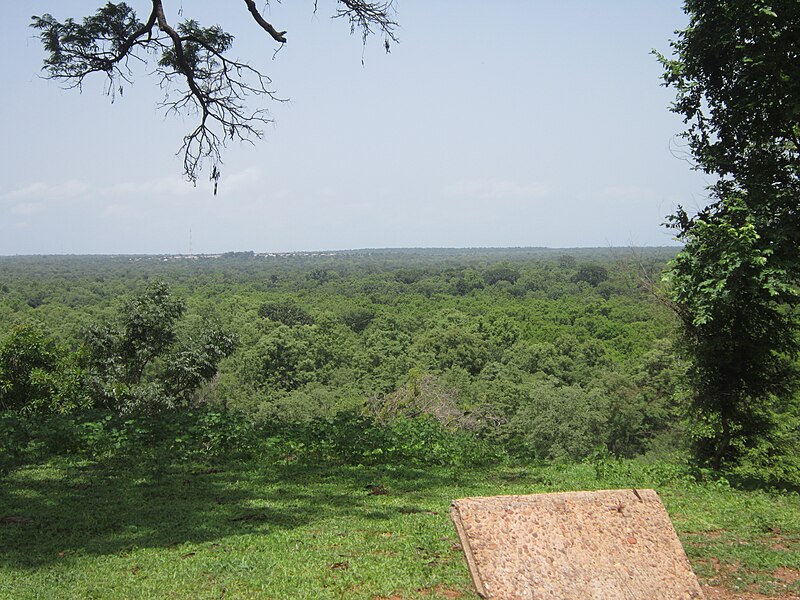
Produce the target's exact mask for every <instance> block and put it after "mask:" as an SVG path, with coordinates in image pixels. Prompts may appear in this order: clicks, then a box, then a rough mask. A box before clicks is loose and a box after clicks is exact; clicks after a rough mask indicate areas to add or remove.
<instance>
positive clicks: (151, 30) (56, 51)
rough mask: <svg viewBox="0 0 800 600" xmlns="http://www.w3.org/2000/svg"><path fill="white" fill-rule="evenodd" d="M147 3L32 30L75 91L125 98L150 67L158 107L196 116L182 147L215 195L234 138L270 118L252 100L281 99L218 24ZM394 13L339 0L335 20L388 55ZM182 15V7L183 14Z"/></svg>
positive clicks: (256, 132) (264, 24) (53, 71)
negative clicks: (143, 13) (140, 10)
mask: <svg viewBox="0 0 800 600" xmlns="http://www.w3.org/2000/svg"><path fill="white" fill-rule="evenodd" d="M146 4H149V5H150V6H149V9H148V12H147V18H146V19H145V20H144V21H142V20H140V18H139V16H138V15H137V13H136V11H135V10H134V9H133V8H132V7H131V6H129V5H128V4H126V3H125V2H118V3H115V2H107V3H106V4H105V5H104V6H101V7H100V8H99V9H97V11H96V12H95V13H94V14H92V15H89V16H87V17H84V18H83V19H82V20H76V19H72V18H68V19H65V20H63V21H59V20H58V19H56V18H55V17H53V16H52V15H50V14H44V15H41V16H34V17H32V22H31V26H32V27H33V28H34V29H36V30H38V31H39V37H40V38H41V41H42V44H43V46H44V50H45V52H46V53H47V57H46V58H45V61H44V67H43V68H44V70H45V72H46V73H47V75H48V77H50V78H52V79H56V80H59V81H62V82H64V84H65V85H66V86H67V87H70V88H81V86H82V85H83V82H84V80H85V79H86V78H87V77H89V76H91V75H93V74H95V73H99V74H103V75H105V76H106V78H107V91H108V93H109V94H110V95H112V96H114V95H116V94H120V95H122V94H123V91H124V86H125V85H126V84H130V83H132V82H133V80H134V79H135V77H136V74H135V72H134V69H133V68H132V67H133V66H135V65H137V64H144V65H147V66H148V67H150V68H151V72H152V74H153V75H154V76H155V77H156V79H157V81H158V84H159V85H160V86H161V88H162V89H163V90H164V91H165V92H166V99H165V100H164V102H163V103H162V104H161V108H162V109H164V110H165V111H166V112H167V113H168V114H170V113H174V114H178V115H186V116H192V117H193V116H197V118H198V122H197V125H196V127H195V129H194V130H192V131H190V132H189V133H188V134H187V135H186V136H185V137H184V138H183V144H182V146H181V148H180V153H181V154H182V155H183V169H184V174H185V175H186V177H187V178H188V179H189V180H190V181H193V182H194V181H196V180H197V177H198V174H199V173H200V171H201V169H202V166H203V163H204V162H209V163H210V166H211V174H210V177H211V180H212V182H213V183H214V190H215V192H216V184H217V181H218V180H219V177H220V164H221V151H222V149H223V148H224V147H225V146H226V145H227V144H228V143H229V142H231V141H244V142H251V143H252V142H253V141H255V140H256V139H260V138H261V137H262V135H263V132H262V129H261V127H262V126H263V125H264V124H266V123H268V122H269V121H270V118H269V114H268V112H267V110H266V109H265V108H264V107H263V106H258V107H256V108H250V107H249V106H248V99H250V98H253V97H255V98H262V99H268V100H278V99H279V98H278V96H277V95H276V93H275V91H274V90H273V88H272V80H271V79H270V78H269V77H268V76H267V75H265V74H264V73H263V72H261V71H260V70H259V68H258V67H255V66H252V65H251V64H250V63H249V62H247V61H244V60H241V59H239V58H235V57H233V56H232V48H233V40H234V37H233V35H232V34H231V33H228V32H227V31H225V30H224V29H223V28H222V27H221V26H219V25H213V26H210V27H204V26H202V25H200V23H198V22H197V21H196V20H194V19H188V18H187V19H183V20H181V21H179V22H177V23H175V22H171V19H169V18H168V17H167V14H168V13H167V10H168V6H167V7H166V8H165V4H167V5H169V4H170V2H165V1H164V0H151V1H150V2H147V3H146ZM172 4H175V3H172ZM314 7H315V10H316V2H315V3H314ZM242 10H247V11H248V12H249V14H250V16H251V17H252V18H253V21H254V23H255V24H256V26H257V27H259V28H260V29H261V30H263V32H265V33H266V34H267V35H269V36H270V37H271V38H272V39H273V40H274V41H275V42H276V43H277V44H285V43H287V37H286V34H287V32H286V31H278V30H277V29H276V28H275V27H274V26H273V25H272V24H271V23H269V22H268V21H266V20H265V19H264V17H263V16H262V14H261V12H260V11H259V10H258V7H257V6H256V3H255V0H244V4H243V6H242ZM393 10H394V9H393V7H392V1H391V0H388V1H380V0H378V1H369V0H337V2H336V10H335V13H334V15H333V16H334V18H340V19H344V20H346V21H348V22H349V23H350V30H351V33H352V32H355V31H356V30H358V31H360V32H361V34H362V37H363V40H364V42H365V43H366V40H367V37H368V36H369V35H370V34H372V33H373V32H378V33H381V34H383V36H384V44H385V46H386V50H387V52H388V50H389V43H390V41H397V40H396V37H395V28H396V24H395V22H394V21H393V18H392V17H393ZM182 14H183V8H182V6H181V7H180V10H179V11H178V15H179V17H180V16H182Z"/></svg>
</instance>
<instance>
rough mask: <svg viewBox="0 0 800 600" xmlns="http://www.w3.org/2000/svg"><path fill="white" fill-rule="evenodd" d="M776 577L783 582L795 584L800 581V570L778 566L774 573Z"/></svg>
mask: <svg viewBox="0 0 800 600" xmlns="http://www.w3.org/2000/svg"><path fill="white" fill-rule="evenodd" d="M772 576H773V577H774V578H775V579H780V580H781V581H782V582H783V583H786V584H789V585H791V584H793V583H797V582H798V581H800V571H798V570H797V569H789V568H787V567H778V568H777V569H775V571H774V572H773V573H772Z"/></svg>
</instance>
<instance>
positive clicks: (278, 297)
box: [0, 249, 684, 460]
mask: <svg viewBox="0 0 800 600" xmlns="http://www.w3.org/2000/svg"><path fill="white" fill-rule="evenodd" d="M673 253H674V251H673V250H671V249H648V250H638V251H633V250H625V249H621V250H603V249H597V250H574V251H553V250H536V249H512V250H462V251H459V250H424V251H422V250H402V251H363V252H339V253H330V254H288V255H256V254H253V253H246V252H245V253H228V254H223V255H219V256H160V257H155V256H118V257H14V258H12V257H8V258H4V259H2V261H0V269H1V270H2V277H0V279H1V280H2V282H3V284H2V288H0V327H2V330H3V331H4V332H5V334H4V339H3V341H2V350H0V357H2V361H3V362H2V363H0V377H1V378H2V379H0V381H2V383H3V387H2V392H0V405H3V407H4V408H14V409H15V411H19V412H21V413H23V414H26V415H30V414H34V413H35V414H39V415H41V414H53V413H56V414H59V413H61V414H63V413H76V414H77V413H80V414H84V413H86V412H87V411H88V412H89V413H92V414H94V412H93V411H97V410H101V411H106V412H107V413H108V415H109V416H111V417H112V422H113V423H116V422H117V420H120V419H122V420H123V421H120V422H124V420H125V419H129V418H130V417H131V416H135V415H142V414H148V415H153V414H157V413H164V412H165V411H166V412H169V411H172V412H175V411H178V412H180V411H186V410H188V409H191V408H205V409H209V410H215V411H220V412H222V413H232V414H235V415H237V416H239V417H241V418H245V419H246V420H247V421H248V422H250V423H254V424H258V425H259V426H260V427H269V428H272V429H275V430H277V429H279V428H281V427H285V428H287V431H288V429H289V428H291V427H295V428H297V427H300V428H302V427H317V428H319V427H323V426H324V424H325V423H328V424H330V423H334V422H340V423H342V422H349V423H350V424H351V425H352V426H355V424H356V423H357V424H358V425H359V426H360V427H366V425H367V423H368V424H369V425H370V426H374V427H375V428H379V429H380V428H391V427H393V426H398V423H400V422H401V421H403V422H404V423H406V424H405V425H404V426H406V427H408V422H410V423H415V422H420V423H422V422H425V423H428V426H429V427H434V428H436V429H437V430H439V429H441V433H442V434H443V435H444V434H445V433H449V434H453V435H456V436H463V437H464V438H469V439H470V440H473V441H475V443H476V444H478V445H481V443H484V447H483V449H484V450H486V451H487V452H489V453H490V454H491V455H492V456H494V455H495V454H496V453H498V452H501V453H509V454H511V455H517V456H521V457H525V458H529V459H542V460H549V459H559V460H578V459H582V458H585V457H586V456H588V455H590V454H592V453H594V452H602V453H610V454H613V455H616V456H635V455H639V454H642V453H645V452H647V451H651V450H661V451H664V450H666V449H675V448H677V447H679V440H680V439H681V435H682V432H683V430H684V424H683V416H684V415H683V413H682V412H681V406H682V405H681V377H680V376H681V372H682V370H683V367H682V366H681V362H680V359H679V358H678V353H676V351H675V349H674V347H673V346H674V343H675V342H674V333H675V319H674V316H673V315H672V313H671V311H670V310H669V308H667V306H666V305H665V304H664V303H663V302H661V301H659V299H658V294H657V291H656V290H655V289H654V282H657V280H658V277H659V273H660V271H661V269H662V268H663V266H664V264H665V261H666V260H668V259H669V258H670V257H671V256H672V255H673ZM148 303H149V304H148ZM137 311H139V313H142V314H143V315H144V316H142V314H139V317H140V319H139V321H136V318H135V316H134V313H137ZM148 311H149V312H148ZM145 313H146V314H145ZM137 327H138V328H139V330H142V329H143V328H147V327H149V328H150V329H151V331H149V332H142V331H139V332H138V335H139V336H140V337H139V338H137V339H128V340H125V339H121V338H124V337H125V336H126V335H128V336H134V337H135V335H137V334H136V333H135V332H134V333H131V330H132V329H136V328H137ZM126 332H127V333H126ZM115 335H116V336H117V338H119V339H115V338H114V336H115ZM148 336H150V337H149V338H148ZM136 344H139V345H140V346H141V345H147V344H150V345H151V346H152V348H148V349H146V350H145V349H143V348H142V347H134V346H136ZM23 347H24V348H23ZM126 357H127V358H126ZM15 361H16V362H15ZM126 361H127V362H126ZM181 365H184V366H185V368H184V369H183V370H181ZM23 392H24V395H25V397H24V398H23V397H22V395H23ZM15 398H17V399H16V400H15ZM87 418H88V417H87ZM93 418H96V416H95V417H93ZM337 420H338V421H337ZM109 426H110V425H109ZM323 428H324V427H323ZM401 446H402V444H401ZM362 450H363V452H364V453H365V454H367V453H369V452H373V453H375V452H380V451H383V452H386V451H387V448H378V447H374V448H373V447H365V448H363V449H362ZM396 450H397V451H398V452H400V451H402V449H401V448H397V449H396ZM350 451H351V452H353V451H358V450H357V449H350ZM433 451H434V450H433V449H428V450H426V451H425V453H424V454H426V459H427V458H430V457H428V456H427V453H428V452H433ZM359 452H360V451H359ZM440 458H441V459H443V460H445V459H446V460H453V459H456V457H444V456H443V457H440Z"/></svg>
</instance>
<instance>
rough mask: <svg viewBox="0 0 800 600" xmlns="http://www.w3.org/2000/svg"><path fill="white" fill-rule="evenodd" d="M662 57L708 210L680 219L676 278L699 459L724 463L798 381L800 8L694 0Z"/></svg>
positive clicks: (765, 430) (768, 424) (765, 431)
mask: <svg viewBox="0 0 800 600" xmlns="http://www.w3.org/2000/svg"><path fill="white" fill-rule="evenodd" d="M684 10H685V12H686V13H687V14H688V15H689V18H690V22H689V25H688V27H686V28H685V29H683V30H681V31H678V32H676V34H677V39H676V40H674V41H673V42H672V43H671V45H672V50H673V53H674V55H673V57H666V56H663V55H660V54H659V55H658V57H659V60H660V61H661V63H662V65H663V66H664V69H665V72H664V81H665V83H666V85H668V86H672V87H673V88H675V90H676V92H677V97H676V101H675V103H674V105H673V109H672V110H673V111H674V112H676V113H677V114H679V115H681V116H682V117H683V118H684V122H685V123H686V125H687V129H686V131H685V132H684V133H683V137H684V138H685V139H686V141H687V143H688V148H689V150H690V152H691V154H692V157H693V159H694V161H695V165H696V168H697V169H699V170H702V171H704V172H705V173H707V174H709V175H711V176H714V177H715V178H716V183H715V184H714V185H713V186H711V187H710V188H709V192H710V199H711V203H710V204H709V205H708V206H707V207H706V208H704V209H702V210H700V211H699V212H698V213H697V214H695V215H689V214H688V213H687V212H686V211H685V210H684V209H683V208H679V209H678V211H677V213H676V214H675V215H673V216H672V217H670V221H671V224H672V226H673V227H674V228H675V229H676V230H677V237H678V238H679V239H680V240H681V241H683V242H684V243H685V246H684V248H683V250H682V251H681V252H680V253H679V254H678V256H677V258H676V259H675V261H674V262H673V263H672V266H671V270H670V271H669V273H668V275H667V280H668V283H669V284H670V287H669V289H670V294H671V297H672V300H673V301H674V302H675V306H676V308H677V310H678V313H679V314H680V316H681V317H682V320H683V324H684V331H685V340H686V347H687V348H688V350H689V353H690V355H691V357H692V359H693V361H692V363H693V368H692V372H691V377H692V383H693V407H694V410H695V411H696V414H697V416H698V417H699V419H698V421H699V423H700V426H699V427H698V428H697V451H698V455H699V457H700V458H701V459H704V460H707V461H708V462H709V463H710V464H711V465H712V466H714V467H719V466H721V465H722V464H724V463H725V462H732V461H735V460H736V459H737V458H738V457H740V456H741V454H742V452H744V451H746V450H747V448H748V447H751V446H752V445H754V444H757V443H759V440H763V436H765V435H769V432H770V430H771V428H772V426H773V424H774V419H775V415H776V411H780V410H783V409H785V407H786V402H787V401H789V400H790V399H791V397H792V393H793V390H794V389H795V383H796V379H797V377H796V371H795V369H794V365H795V362H794V359H795V358H796V356H797V354H798V349H800V348H799V346H798V337H797V323H798V321H797V314H796V308H797V306H798V300H799V297H798V285H799V284H800V260H798V250H800V45H798V43H797V40H798V39H800V3H798V2H797V1H796V0H773V1H767V0H686V1H685V3H684Z"/></svg>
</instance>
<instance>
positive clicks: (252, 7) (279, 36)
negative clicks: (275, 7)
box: [244, 0, 286, 44]
mask: <svg viewBox="0 0 800 600" xmlns="http://www.w3.org/2000/svg"><path fill="white" fill-rule="evenodd" d="M244 3H245V4H247V10H249V11H250V14H251V15H253V19H255V22H256V23H258V24H259V26H260V27H261V29H263V30H264V31H266V32H267V33H268V34H270V35H271V36H272V39H274V40H275V41H276V42H280V43H281V44H285V43H286V32H285V31H277V30H276V29H275V28H274V27H273V26H272V25H271V24H269V23H267V22H266V21H265V20H264V17H262V16H261V13H260V12H258V8H257V7H256V3H255V2H254V1H253V0H244Z"/></svg>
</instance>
